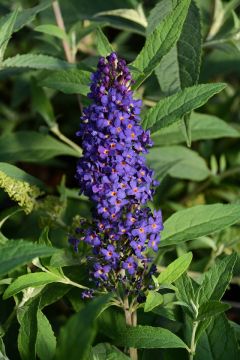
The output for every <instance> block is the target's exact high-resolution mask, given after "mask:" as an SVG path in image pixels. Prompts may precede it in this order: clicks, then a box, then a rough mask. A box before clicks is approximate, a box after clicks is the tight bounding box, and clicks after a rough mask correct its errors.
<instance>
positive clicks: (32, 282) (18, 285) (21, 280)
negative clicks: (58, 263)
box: [3, 272, 63, 300]
mask: <svg viewBox="0 0 240 360" xmlns="http://www.w3.org/2000/svg"><path fill="white" fill-rule="evenodd" d="M61 280H63V279H62V278H61V277H60V276H58V275H55V274H53V273H46V272H36V273H30V274H26V275H22V276H19V277H18V278H17V279H16V280H14V281H13V282H12V283H11V284H10V285H9V286H8V288H7V289H6V291H5V292H4V294H3V299H4V300H6V299H8V298H9V297H11V296H13V295H16V294H18V293H19V292H20V291H22V290H24V289H26V288H28V287H33V288H35V287H40V286H43V285H47V284H50V283H53V282H61Z"/></svg>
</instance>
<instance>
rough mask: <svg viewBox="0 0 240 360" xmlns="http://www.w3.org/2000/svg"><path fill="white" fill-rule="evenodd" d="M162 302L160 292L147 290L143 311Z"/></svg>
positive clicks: (149, 309)
mask: <svg viewBox="0 0 240 360" xmlns="http://www.w3.org/2000/svg"><path fill="white" fill-rule="evenodd" d="M162 303H163V296H162V295H161V294H159V293H158V292H157V291H149V293H148V295H147V299H146V302H145V306H144V311H145V312H149V311H152V310H153V309H154V308H155V307H157V306H159V305H161V304H162Z"/></svg>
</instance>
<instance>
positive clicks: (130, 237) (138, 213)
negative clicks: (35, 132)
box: [71, 53, 163, 293]
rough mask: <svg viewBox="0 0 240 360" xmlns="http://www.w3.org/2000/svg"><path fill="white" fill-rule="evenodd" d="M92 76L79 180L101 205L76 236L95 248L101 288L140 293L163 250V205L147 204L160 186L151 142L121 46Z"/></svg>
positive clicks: (81, 132)
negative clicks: (153, 255) (151, 162)
mask: <svg viewBox="0 0 240 360" xmlns="http://www.w3.org/2000/svg"><path fill="white" fill-rule="evenodd" d="M91 80H92V82H91V92H90V94H89V97H90V98H91V99H92V101H93V102H92V104H91V105H90V106H88V107H87V108H85V109H84V114H83V116H82V118H81V120H82V121H81V125H80V130H79V132H78V133H77V135H78V136H79V137H80V138H81V145H82V148H83V157H82V158H81V159H80V160H79V162H78V165H77V179H78V181H79V185H80V190H81V192H83V193H84V194H85V195H86V196H88V197H89V198H90V199H91V200H92V202H93V204H94V220H93V222H92V224H91V226H90V227H88V228H87V230H83V229H84V228H85V226H83V228H82V229H81V228H80V229H78V232H80V236H79V238H78V239H73V238H72V239H71V242H72V243H74V245H75V248H77V245H78V243H79V241H84V242H86V243H87V244H89V245H90V246H91V247H92V248H93V255H92V256H91V257H90V258H89V260H91V264H92V265H91V266H92V268H91V270H90V272H91V277H92V278H93V279H94V280H95V282H96V284H97V285H98V286H99V287H101V288H104V289H107V290H113V289H115V290H116V289H117V288H118V286H119V284H121V285H124V287H125V288H126V289H128V291H133V292H134V291H135V292H136V293H138V292H139V291H140V290H142V289H143V288H144V286H145V285H144V284H145V278H146V274H147V273H148V274H149V266H148V264H149V257H148V255H147V252H148V250H149V248H151V249H153V250H154V251H157V249H158V244H159V241H160V231H161V230H162V228H163V227H162V216H161V212H160V211H154V212H153V213H152V212H151V210H150V209H149V208H148V207H146V203H147V202H148V201H149V200H151V199H152V196H153V192H154V186H156V185H157V182H156V181H154V180H153V171H152V170H151V169H149V168H148V167H147V165H146V160H145V157H144V156H143V154H145V153H147V147H149V146H151V145H152V142H151V140H150V133H149V131H144V130H143V128H142V127H141V125H140V116H139V115H140V111H141V100H134V99H133V92H132V91H131V84H132V82H133V81H132V77H131V74H130V72H129V69H128V68H127V66H126V62H125V60H122V59H119V58H118V57H117V55H116V54H115V53H112V54H110V55H109V56H107V58H100V60H99V63H98V69H97V71H96V72H95V73H94V74H93V75H92V79H91Z"/></svg>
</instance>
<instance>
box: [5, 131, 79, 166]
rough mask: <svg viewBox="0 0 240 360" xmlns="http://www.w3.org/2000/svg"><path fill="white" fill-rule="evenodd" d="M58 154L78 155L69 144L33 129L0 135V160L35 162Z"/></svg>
mask: <svg viewBox="0 0 240 360" xmlns="http://www.w3.org/2000/svg"><path fill="white" fill-rule="evenodd" d="M59 155H69V156H75V157H79V154H78V152H77V151H75V150H73V149H72V148H70V147H69V146H67V145H65V144H63V143H62V142H60V141H58V140H56V139H55V138H53V137H52V136H49V135H45V134H41V133H38V132H35V131H18V132H15V133H10V134H7V135H4V136H1V137H0V161H9V162H17V161H24V162H33V163H37V162H41V161H45V160H48V159H52V158H53V157H55V156H59Z"/></svg>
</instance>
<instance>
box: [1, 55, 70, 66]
mask: <svg viewBox="0 0 240 360" xmlns="http://www.w3.org/2000/svg"><path fill="white" fill-rule="evenodd" d="M2 66H3V67H5V68H30V69H36V70H40V69H41V70H61V69H71V68H74V67H75V65H74V64H69V63H68V62H66V61H64V60H61V59H58V58H55V57H53V56H48V55H43V54H39V55H36V54H23V55H16V56H13V57H10V58H8V59H6V60H5V61H3V63H2Z"/></svg>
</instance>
